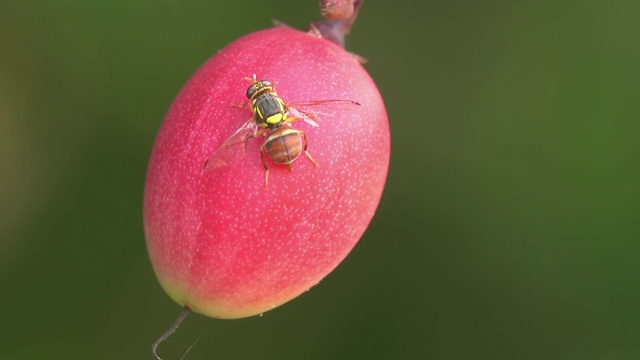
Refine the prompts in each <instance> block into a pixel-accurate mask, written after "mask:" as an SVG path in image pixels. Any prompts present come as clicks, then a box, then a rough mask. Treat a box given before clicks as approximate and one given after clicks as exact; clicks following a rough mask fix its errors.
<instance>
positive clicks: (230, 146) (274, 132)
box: [204, 74, 360, 191]
mask: <svg viewBox="0 0 640 360" xmlns="http://www.w3.org/2000/svg"><path fill="white" fill-rule="evenodd" d="M245 80H248V81H250V82H251V85H250V86H249V88H248V89H247V93H246V96H247V98H248V99H249V100H248V101H247V102H245V103H244V104H242V105H236V104H231V106H235V107H240V108H244V107H250V108H251V112H252V113H253V116H252V117H251V118H250V119H249V120H247V121H246V122H245V123H244V124H243V125H242V126H240V128H238V130H236V131H235V132H234V133H233V134H232V135H231V136H230V137H229V138H228V139H226V140H225V141H223V142H222V144H221V145H220V146H219V147H218V148H216V149H215V150H214V151H213V153H212V154H211V156H209V158H208V159H207V161H206V162H205V163H204V170H205V171H210V170H215V169H218V168H221V167H223V166H226V165H229V164H230V163H232V162H234V161H236V160H237V159H238V158H240V157H241V156H242V155H244V154H245V153H246V147H247V142H248V140H249V139H250V138H256V137H259V136H265V139H264V142H263V144H262V147H261V148H260V159H261V161H262V165H263V166H264V170H265V176H264V189H265V191H266V190H268V184H269V165H268V160H270V161H272V162H274V163H276V164H280V165H284V166H285V167H286V168H287V169H288V170H289V171H291V170H293V162H294V161H295V160H296V159H297V158H298V157H299V156H300V155H302V154H304V156H305V157H306V158H307V159H309V161H311V163H312V164H313V165H314V166H318V163H317V162H316V161H315V160H313V158H312V157H311V155H310V154H309V152H308V151H307V145H308V140H307V135H306V134H305V132H304V131H302V130H298V129H295V128H294V127H292V126H291V123H292V122H294V121H296V120H300V119H302V120H303V121H305V122H306V123H308V124H310V125H311V126H314V127H317V126H318V123H317V122H316V120H318V121H319V120H320V119H319V115H329V116H331V112H332V111H335V110H338V111H339V110H342V109H351V108H356V107H358V106H360V104H359V103H358V102H356V101H352V100H314V101H298V102H292V103H288V104H286V103H285V102H284V101H283V100H282V99H281V98H280V97H279V96H278V94H277V93H276V90H275V82H271V81H269V80H256V75H255V74H254V75H253V78H245ZM311 107H315V108H314V109H317V111H315V110H310V109H307V108H311ZM302 109H305V110H302ZM320 110H322V111H320Z"/></svg>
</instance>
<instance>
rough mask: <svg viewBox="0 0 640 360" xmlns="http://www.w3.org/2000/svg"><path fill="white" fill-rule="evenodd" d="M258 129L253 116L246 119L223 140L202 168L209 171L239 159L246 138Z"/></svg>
mask: <svg viewBox="0 0 640 360" xmlns="http://www.w3.org/2000/svg"><path fill="white" fill-rule="evenodd" d="M257 130H258V125H256V123H255V121H254V120H253V118H251V119H249V120H247V122H245V123H244V125H242V126H241V127H240V128H239V129H238V130H236V132H235V133H233V135H231V136H230V137H229V138H228V139H227V140H225V141H224V142H223V143H222V144H221V145H220V146H218V148H217V149H215V150H214V151H213V153H212V154H211V156H209V158H208V159H207V161H206V162H205V163H204V168H203V169H204V170H205V171H211V170H215V169H219V168H221V167H223V166H227V165H229V164H231V163H234V162H236V161H238V160H240V159H241V158H242V157H243V156H244V154H245V151H246V145H247V140H248V139H249V138H250V137H253V136H255V134H256V132H257Z"/></svg>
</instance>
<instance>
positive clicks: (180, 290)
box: [144, 27, 390, 319]
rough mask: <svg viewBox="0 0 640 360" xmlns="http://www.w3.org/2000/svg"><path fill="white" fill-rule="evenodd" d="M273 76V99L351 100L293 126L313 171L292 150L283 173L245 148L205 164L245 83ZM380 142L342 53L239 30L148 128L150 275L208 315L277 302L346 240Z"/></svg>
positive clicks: (362, 90) (361, 86)
mask: <svg viewBox="0 0 640 360" xmlns="http://www.w3.org/2000/svg"><path fill="white" fill-rule="evenodd" d="M253 74H257V77H258V79H267V80H271V81H276V82H277V85H276V90H277V92H278V95H279V96H280V97H281V98H282V99H283V100H284V102H285V103H287V102H295V101H305V100H319V99H346V100H355V101H358V102H360V103H361V104H362V106H361V107H355V109H353V110H348V111H341V112H340V114H339V116H337V117H328V118H323V119H322V121H321V122H320V127H317V128H316V127H311V126H309V125H308V124H306V123H304V122H303V121H297V122H294V123H293V126H294V127H295V128H297V129H300V130H303V131H305V132H306V133H307V135H308V138H309V149H308V150H309V152H310V154H311V155H312V156H313V157H314V159H315V160H316V161H317V162H318V163H319V167H317V168H316V167H314V166H313V164H312V163H311V162H310V161H308V160H307V159H306V158H305V157H304V156H301V157H299V158H298V159H297V160H296V161H295V162H294V164H293V171H292V172H289V171H287V170H286V168H285V167H284V166H283V165H278V164H275V163H272V162H269V168H270V171H271V172H270V178H269V190H268V191H265V190H264V168H263V166H262V163H261V161H260V155H259V150H260V146H261V145H262V142H263V140H264V138H262V137H261V138H255V139H250V140H249V142H248V148H247V155H246V156H244V157H242V158H241V160H239V161H238V162H236V163H233V164H231V165H228V166H226V167H223V168H220V169H218V170H215V171H203V165H204V162H205V160H206V159H207V158H208V157H209V155H210V154H211V153H212V152H213V150H214V149H216V148H217V147H218V146H219V145H220V144H221V142H222V141H224V140H225V139H226V138H228V137H229V136H230V135H231V134H233V132H234V131H235V130H236V129H237V128H239V127H240V125H242V124H243V123H244V122H245V121H246V120H248V119H249V118H251V116H252V113H251V111H250V109H249V108H237V107H232V106H230V104H232V103H234V104H241V103H244V102H245V101H246V100H247V99H246V96H245V92H246V89H247V87H248V86H249V85H250V83H249V82H248V81H246V80H243V78H244V77H251V76H252V75H253ZM389 152H390V137H389V126H388V119H387V114H386V111H385V108H384V104H383V101H382V98H381V96H380V94H379V92H378V90H377V88H376V86H375V84H374V82H373V80H372V79H371V78H370V77H369V75H368V74H367V72H366V71H365V70H364V68H363V67H362V66H361V65H360V64H359V63H358V62H357V61H356V60H355V59H354V58H353V56H352V55H350V54H349V53H348V52H346V51H345V50H344V49H342V48H340V47H339V46H336V45H334V44H333V43H331V42H329V41H327V40H324V39H320V38H317V37H313V36H311V35H308V34H307V33H304V32H301V31H297V30H294V29H291V28H286V27H277V28H272V29H268V30H263V31H259V32H256V33H253V34H250V35H247V36H245V37H243V38H241V39H239V40H237V41H235V42H234V43H232V44H231V45H229V46H227V47H226V48H225V49H223V50H221V51H220V52H218V54H216V55H215V56H214V57H213V58H211V59H210V60H209V61H207V62H206V63H205V64H204V65H203V66H202V67H201V68H200V69H199V70H198V71H197V72H196V73H195V74H194V75H193V77H192V78H191V79H190V80H189V81H188V82H187V84H186V85H185V86H184V88H183V89H182V90H181V92H180V93H179V95H178V96H177V98H176V99H175V100H174V102H173V104H172V105H171V108H170V109H169V112H168V114H167V116H166V118H165V120H164V123H163V124H162V127H161V129H160V131H159V133H158V136H157V139H156V142H155V145H154V148H153V152H152V154H151V159H150V162H149V168H148V172H147V179H146V187H145V194H144V224H145V235H146V241H147V248H148V251H149V256H150V258H151V263H152V264H153V268H154V270H155V273H156V275H157V277H158V279H159V281H160V284H161V285H162V287H163V288H164V290H165V291H166V292H167V293H168V294H169V296H170V297H171V298H172V299H173V300H175V301H176V302H177V303H179V304H180V305H186V306H189V307H190V308H191V309H192V310H193V311H195V312H198V313H201V314H203V315H207V316H210V317H215V318H225V319H231V318H241V317H246V316H251V315H256V314H260V313H262V312H265V311H268V310H270V309H272V308H274V307H276V306H278V305H281V304H283V303H285V302H287V301H289V300H291V299H293V298H294V297H296V296H298V295H300V294H301V293H303V292H305V291H307V290H309V289H310V288H311V287H312V286H314V285H316V284H318V282H319V281H320V280H321V279H322V278H324V277H325V276H326V275H327V274H329V272H331V271H332V270H333V269H334V268H335V267H336V266H338V264H339V263H340V262H341V261H342V260H343V259H344V258H345V257H346V256H347V254H348V253H349V251H351V249H352V248H353V247H354V246H355V244H356V243H357V242H358V240H359V239H360V237H361V236H362V234H363V233H364V231H365V229H366V228H367V226H368V225H369V222H370V221H371V218H372V217H373V215H374V212H375V210H376V208H377V206H378V203H379V201H380V197H381V195H382V190H383V187H384V183H385V180H386V176H387V169H388V165H389Z"/></svg>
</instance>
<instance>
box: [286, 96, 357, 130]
mask: <svg viewBox="0 0 640 360" xmlns="http://www.w3.org/2000/svg"><path fill="white" fill-rule="evenodd" d="M360 106H361V105H360V103H359V102H357V101H352V100H315V101H296V102H292V103H289V104H287V110H288V111H289V114H290V115H291V116H292V117H293V119H292V120H291V121H295V120H298V119H302V120H304V121H305V122H306V123H308V124H309V125H311V126H318V121H320V120H322V119H323V118H325V117H338V116H339V115H340V113H341V112H343V111H352V110H354V109H357V108H358V107H360Z"/></svg>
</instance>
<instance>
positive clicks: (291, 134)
mask: <svg viewBox="0 0 640 360" xmlns="http://www.w3.org/2000/svg"><path fill="white" fill-rule="evenodd" d="M264 149H265V151H266V153H267V155H269V158H270V159H271V160H272V161H273V162H274V163H277V164H290V163H292V162H293V161H294V160H295V159H297V158H298V156H300V154H301V153H302V136H300V133H299V132H298V130H296V129H293V128H289V127H280V128H278V129H277V130H275V131H274V132H272V133H271V134H270V135H269V136H267V138H266V139H265V142H264Z"/></svg>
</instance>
